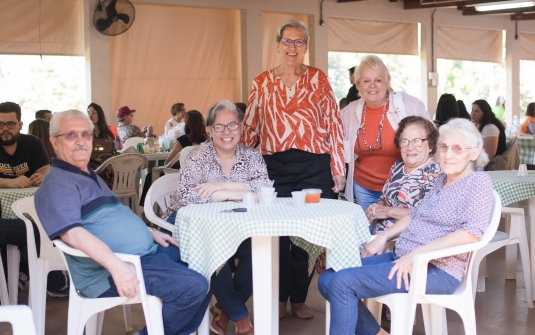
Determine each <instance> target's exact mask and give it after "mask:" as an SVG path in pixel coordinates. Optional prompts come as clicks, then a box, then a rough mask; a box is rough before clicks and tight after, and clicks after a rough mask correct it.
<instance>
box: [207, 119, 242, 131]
mask: <svg viewBox="0 0 535 335" xmlns="http://www.w3.org/2000/svg"><path fill="white" fill-rule="evenodd" d="M225 128H228V130H230V131H236V130H238V128H240V124H239V123H236V122H231V123H229V124H227V125H224V124H215V125H213V126H212V129H213V130H214V131H215V132H216V133H222V132H224V131H225Z"/></svg>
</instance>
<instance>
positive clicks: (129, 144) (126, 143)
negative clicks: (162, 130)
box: [123, 137, 145, 150]
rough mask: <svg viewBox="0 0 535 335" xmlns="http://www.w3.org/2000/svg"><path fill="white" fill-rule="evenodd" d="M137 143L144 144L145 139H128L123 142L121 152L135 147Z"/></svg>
mask: <svg viewBox="0 0 535 335" xmlns="http://www.w3.org/2000/svg"><path fill="white" fill-rule="evenodd" d="M138 143H145V139H144V138H143V137H130V138H129V139H127V140H126V141H124V144H123V150H124V149H126V148H128V147H135V146H136V145H137V144H138Z"/></svg>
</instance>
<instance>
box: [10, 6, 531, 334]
mask: <svg viewBox="0 0 535 335" xmlns="http://www.w3.org/2000/svg"><path fill="white" fill-rule="evenodd" d="M103 1H105V3H106V4H109V0H1V1H0V18H1V21H2V22H3V23H4V25H3V28H2V29H1V30H0V56H1V55H10V56H13V57H16V56H22V55H34V56H35V55H41V56H42V57H44V58H46V57H47V56H76V57H81V58H83V63H84V64H83V65H84V71H85V73H84V76H83V77H81V78H78V80H83V81H84V87H85V96H84V97H83V99H82V101H83V103H81V105H82V106H83V107H82V111H84V112H85V107H86V106H87V105H89V104H90V103H92V102H94V103H97V104H98V105H100V106H102V110H103V112H104V115H105V117H106V119H108V125H110V126H116V125H117V122H116V121H115V120H116V117H117V114H116V113H117V111H118V110H119V109H120V108H121V107H122V106H126V105H128V106H129V107H131V108H132V109H133V110H134V111H135V110H137V112H136V114H135V116H136V118H135V121H134V122H135V124H137V125H139V126H142V125H153V127H154V134H158V135H160V134H165V130H164V125H165V124H166V121H167V120H168V119H169V108H170V106H172V105H173V104H174V103H176V102H177V101H181V102H182V103H183V104H184V105H186V106H187V108H188V109H195V110H198V111H200V112H201V114H203V115H204V117H206V116H207V111H208V110H209V109H210V108H211V106H212V107H213V105H214V103H216V102H218V101H221V100H223V99H224V100H229V101H232V102H244V103H247V102H248V100H249V95H250V91H251V83H253V82H254V80H255V78H256V77H257V76H258V74H260V73H262V72H263V71H267V70H269V69H272V68H274V67H276V66H278V65H279V64H280V54H279V53H278V43H277V42H276V41H275V34H276V32H277V28H278V27H279V26H280V25H281V24H282V23H283V22H285V21H287V20H299V21H302V22H303V23H304V24H305V25H306V27H307V29H308V34H309V37H310V40H309V42H308V43H307V47H308V50H307V53H306V54H305V55H304V64H306V65H310V66H312V67H315V68H318V69H320V70H321V71H323V72H325V73H326V74H329V70H330V57H329V54H330V53H331V52H339V53H362V54H373V55H378V56H379V57H382V55H411V56H414V58H412V59H413V60H414V61H415V63H416V64H412V66H413V67H414V68H416V69H417V73H413V74H412V75H413V76H416V77H418V78H419V85H417V89H416V93H414V92H412V94H413V95H415V96H417V97H418V99H419V100H421V101H422V102H423V105H424V106H425V109H426V110H427V112H428V113H429V115H430V117H431V119H434V117H435V114H436V111H437V103H438V102H439V99H440V98H441V93H446V92H440V91H439V82H440V81H443V80H447V78H442V77H440V76H438V62H439V59H448V60H458V61H474V62H486V63H489V64H502V65H503V67H504V70H505V76H504V78H503V79H502V78H498V79H497V80H504V83H502V84H503V86H504V87H505V90H504V92H503V97H504V101H505V103H504V110H505V112H504V116H503V119H502V120H503V121H504V122H505V123H506V124H511V123H514V120H515V117H516V120H518V119H523V118H524V116H525V111H524V110H523V109H522V108H523V107H522V104H521V100H522V99H524V98H525V95H526V94H525V93H524V91H522V90H521V78H523V77H522V75H523V74H522V71H523V69H522V67H521V63H522V61H535V3H533V2H529V1H528V4H527V5H524V6H525V7H520V8H514V9H495V10H491V11H480V10H479V9H478V7H479V6H485V5H492V4H502V3H507V2H508V1H496V0H473V1H465V0H291V1H288V0H264V1H261V0H130V1H127V0H118V1H117V4H118V5H124V6H128V4H131V5H133V7H134V8H135V14H133V13H131V14H129V15H131V16H132V18H131V22H130V25H128V28H127V30H126V31H124V32H123V31H119V32H118V33H117V35H115V36H108V35H106V33H104V32H103V31H102V30H104V29H100V30H101V31H99V29H97V27H96V19H95V15H96V12H99V6H100V8H102V5H101V4H100V2H103ZM509 2H520V1H517V0H512V1H509ZM125 3H126V4H125ZM117 8H119V7H117ZM134 17H135V19H133V18H134ZM106 31H108V30H106ZM109 34H112V35H114V34H115V33H113V32H109ZM293 43H295V41H293ZM290 45H291V43H290ZM295 46H297V44H295ZM0 64H1V63H0ZM356 65H358V64H344V66H345V68H344V69H342V70H343V73H344V75H346V73H347V69H349V68H351V67H353V66H356ZM7 70H8V69H2V68H1V67H0V77H1V76H2V72H3V71H4V72H6V71H7ZM15 75H16V73H15ZM524 75H526V76H529V77H535V73H528V74H524ZM329 78H331V77H330V74H329ZM7 84H9V83H7ZM50 85H54V83H50ZM393 89H394V90H396V87H393ZM470 89H471V88H468V91H469V90H470ZM528 92H529V93H530V94H531V96H532V97H533V96H534V95H535V87H531V88H528ZM0 96H2V97H3V99H0V100H2V101H13V100H11V99H10V97H9V96H6V95H5V94H0ZM491 98H492V99H494V98H495V97H494V96H493V97H489V98H487V99H491ZM489 101H490V100H489ZM14 102H16V103H20V104H21V106H22V107H23V111H22V113H23V118H24V117H25V116H24V115H29V114H31V117H30V119H32V120H33V113H34V112H35V110H29V109H25V107H24V105H23V104H22V102H19V101H14ZM465 103H466V102H465ZM468 103H469V104H470V103H471V101H470V102H468ZM470 105H471V104H470ZM491 105H493V101H492V103H491ZM45 107H46V106H43V108H45ZM71 108H74V107H73V106H64V108H63V110H67V109H71ZM60 111H62V110H54V112H60ZM468 113H470V110H469V111H468ZM26 117H27V116H26ZM227 127H228V125H227ZM2 129H3V126H2ZM228 130H230V128H229V129H228ZM223 131H225V130H224V129H223ZM528 138H529V140H527V139H528ZM173 141H174V139H173ZM524 142H525V143H523V142H522V141H521V137H519V139H518V151H519V162H518V163H521V164H527V165H528V168H529V167H530V165H532V167H533V168H534V169H535V166H533V165H534V164H535V160H534V158H535V144H534V141H533V138H532V137H529V136H528V137H525V138H524ZM528 142H529V143H528ZM170 145H171V146H172V144H170ZM151 146H152V145H151ZM153 153H154V152H153ZM167 156H168V155H167ZM167 156H166V157H167ZM517 156H518V155H517ZM146 158H147V159H146V162H144V164H145V168H146V167H147V166H149V172H148V174H149V175H151V178H153V180H152V182H154V181H156V180H157V178H158V177H159V176H157V175H156V172H154V171H157V173H160V170H159V169H158V168H160V166H158V167H157V168H156V169H155V168H154V166H155V164H157V165H161V164H160V163H161V161H163V160H162V159H161V158H162V155H160V156H159V155H158V153H154V154H153V155H152V156H151V155H150V154H149V155H147V156H146ZM178 158H179V157H178V156H177V160H178ZM158 161H160V163H155V162H158ZM518 163H517V165H518ZM181 164H182V163H181ZM150 169H152V170H153V172H152V173H151V172H150ZM164 169H165V168H164ZM517 169H518V166H515V167H514V169H513V170H517ZM508 170H510V169H508ZM494 172H497V171H494ZM514 172H515V176H516V171H514ZM146 175H147V173H141V180H146V179H145V178H146ZM526 176H528V172H526ZM138 177H139V176H138ZM491 178H492V180H493V184H494V188H495V190H497V191H498V193H499V194H500V196H501V197H502V200H501V201H502V204H503V206H504V207H505V206H509V207H511V208H520V209H522V213H521V217H522V219H521V220H522V222H523V223H525V227H524V240H526V241H529V244H530V245H529V248H530V249H529V250H530V251H531V252H530V256H531V261H528V263H531V274H532V275H531V276H532V277H531V279H530V280H531V281H532V282H531V283H526V282H525V278H526V277H525V275H524V271H525V264H524V263H523V261H524V259H522V258H521V257H518V259H515V260H516V262H515V264H514V265H511V263H510V262H508V258H507V257H508V256H509V254H510V252H511V250H512V249H511V248H514V250H515V251H514V255H515V256H516V245H515V246H514V247H511V246H509V247H507V249H506V248H500V249H498V250H497V251H496V252H493V253H491V254H489V255H488V257H486V270H484V271H486V273H484V274H480V277H479V280H480V281H481V280H483V281H484V282H485V283H484V284H483V286H482V287H481V285H480V284H481V283H480V282H478V285H477V293H474V294H475V302H474V309H475V317H476V325H477V332H478V333H479V334H513V333H514V334H526V335H527V334H531V333H532V332H533V330H532V329H534V328H535V311H534V309H533V308H532V307H531V308H530V305H531V306H533V301H528V300H533V296H532V297H531V299H529V298H527V292H526V285H527V286H531V287H532V288H533V289H532V290H531V292H533V290H535V280H534V279H533V274H534V273H535V272H534V270H535V269H534V267H535V262H534V260H533V258H534V257H533V255H534V253H533V249H532V248H533V245H532V244H531V243H532V242H535V200H534V199H535V179H533V178H535V176H534V175H533V174H532V175H531V178H532V179H533V180H531V181H527V182H526V181H525V180H523V181H520V182H518V181H517V180H516V179H515V181H514V182H511V178H510V177H509V175H507V176H506V175H505V174H503V175H502V174H498V173H496V174H495V175H492V176H491ZM526 178H528V177H526ZM175 184H176V182H175ZM525 184H530V186H529V187H532V189H529V190H528V191H525V189H524V187H526V186H525ZM138 185H139V182H138ZM149 186H150V185H149ZM529 187H528V188H529ZM499 188H502V189H501V190H499ZM137 191H138V193H140V192H141V190H139V187H138V190H137ZM502 192H503V193H502ZM522 192H525V193H526V194H524V193H522ZM517 193H522V195H518V194H517ZM503 194H506V196H504V195H503ZM30 195H33V193H32V194H25V195H23V196H30ZM0 197H3V195H2V194H1V192H0ZM136 197H137V198H135V200H132V203H135V205H134V207H136V209H135V210H134V212H136V210H137V211H139V212H138V213H136V214H139V216H141V212H142V211H143V209H144V208H143V206H138V205H137V202H139V198H138V197H139V194H138V195H136ZM3 201H4V200H3V199H2V200H0V204H1V205H5V203H4V202H3ZM11 203H13V200H11ZM146 206H147V205H145V208H146ZM2 207H4V206H2ZM9 207H11V206H9ZM5 213H6V211H5V209H4V208H2V214H5ZM504 213H505V211H504ZM514 213H517V212H515V210H513V214H514ZM11 214H12V215H13V217H12V218H16V216H15V214H16V213H13V212H11ZM145 214H146V213H144V214H143V219H144V220H146V222H148V223H149V222H150V221H151V220H150V219H149V218H148V217H147V216H145ZM513 214H512V216H511V219H510V220H513V219H512V218H513V216H514V215H513ZM517 214H518V213H517ZM3 217H5V216H4V215H3ZM502 221H503V222H502V224H501V226H500V227H503V226H508V225H509V224H511V222H510V221H507V219H502ZM506 221H507V222H506ZM504 222H506V223H505V224H504ZM520 239H521V238H520ZM277 243H278V242H277ZM277 245H278V244H277ZM355 248H358V246H355ZM520 253H521V252H520ZM520 253H519V254H520ZM253 258H254V256H253ZM269 260H270V261H271V260H272V259H271V258H270V259H269ZM253 261H254V260H253ZM266 264H268V262H266ZM264 265H265V264H264ZM4 266H5V267H8V266H7V259H6V258H4ZM260 266H263V265H260ZM265 266H266V268H267V267H268V266H267V265H265ZM8 268H9V267H8ZM253 271H254V270H253ZM528 272H529V271H528ZM266 273H267V274H268V275H269V276H271V275H273V276H275V275H277V276H278V270H276V271H273V272H266ZM318 276H319V275H318V274H314V276H313V278H312V282H311V284H310V290H309V294H308V297H307V300H306V304H307V305H308V306H309V307H310V308H311V309H312V310H313V311H314V313H315V314H314V317H313V318H311V319H302V318H299V317H297V316H296V315H294V314H293V313H290V312H289V311H290V310H289V309H288V312H287V313H286V315H285V317H284V318H281V319H280V320H279V321H277V322H275V323H273V324H271V323H270V328H269V332H268V331H265V330H262V329H258V328H257V327H256V326H255V332H256V333H258V334H268V333H269V334H292V335H305V334H306V335H316V334H324V333H326V334H328V333H329V332H328V330H329V328H328V326H327V323H328V320H329V317H330V316H329V313H328V311H327V310H328V305H326V300H325V298H323V297H322V295H321V294H320V292H319V290H318V284H317V281H318ZM481 276H483V279H481V278H482V277H481ZM6 279H7V276H6ZM473 280H475V281H476V280H477V278H475V279H474V278H473ZM265 285H267V286H269V284H267V283H266V284H265ZM267 286H266V287H262V288H261V289H265V290H266V291H269V292H271V291H270V290H271V288H268V287H267ZM28 288H29V287H28V286H27V287H25V288H24V289H23V290H22V291H20V292H19V293H18V301H16V302H15V305H16V304H22V305H28V304H30V305H31V302H30V301H29V300H30V299H29V292H28V291H29V289H28ZM10 292H11V291H10ZM269 292H268V293H266V294H269ZM6 293H7V291H6ZM2 294H3V292H2ZM260 294H263V293H261V292H259V295H260ZM264 297H265V295H264V296H263V298H264ZM10 298H11V297H10ZM10 300H12V299H10ZM253 300H254V293H253V297H252V298H251V299H249V300H248V301H247V303H246V306H247V308H248V310H249V313H250V319H251V322H252V324H253V325H255V307H256V306H254V305H253ZM264 301H265V300H264ZM272 303H273V304H275V303H274V302H272ZM12 304H13V303H10V304H9V305H12ZM270 304H271V302H270ZM2 305H4V299H2ZM270 307H272V306H271V305H270ZM273 308H274V307H273ZM128 311H129V312H127V309H123V307H122V306H121V305H117V306H115V307H113V308H111V309H109V310H107V311H106V314H105V317H104V319H103V323H102V324H101V325H99V326H101V327H102V330H101V334H103V335H107V334H134V333H135V332H136V330H137V329H139V328H140V327H143V326H144V325H145V323H146V322H147V320H146V315H147V314H144V311H143V308H142V306H141V304H134V305H132V306H131V310H130V309H128ZM68 312H69V297H61V298H51V297H47V299H46V311H45V312H44V313H43V315H45V314H46V318H45V320H44V329H42V328H41V327H39V325H36V329H37V330H38V331H37V332H36V334H39V331H43V332H42V333H41V334H39V335H43V334H68V331H67V329H68V328H67V320H68ZM123 312H124V314H123ZM1 313H2V312H1V309H0V314H1ZM128 313H131V316H130V317H131V320H130V321H128V319H129V318H127V317H126V315H127V314H128ZM262 313H267V312H266V310H263V311H262ZM382 314H383V315H382V316H381V317H380V319H379V321H380V324H381V326H382V327H383V328H385V329H387V330H389V331H390V332H392V331H393V330H392V329H390V319H391V316H390V312H388V316H387V312H386V310H384V311H383V313H382ZM207 315H208V314H207ZM0 321H4V320H3V319H2V317H1V316H0ZM125 322H126V327H125ZM262 324H263V323H262ZM273 325H275V326H273ZM125 328H126V329H125ZM433 330H434V331H433V333H434V332H437V331H436V329H433ZM447 331H448V333H449V334H463V333H464V332H465V330H464V321H463V319H462V318H461V316H459V315H458V314H457V313H456V312H454V311H452V310H448V311H447ZM236 332H237V330H236ZM97 333H98V332H95V334H97ZM230 333H234V326H232V325H231V326H229V328H228V329H227V334H230ZM394 333H395V332H394ZM412 333H413V334H430V333H431V330H430V329H427V331H426V326H425V325H424V318H423V312H422V309H421V308H420V307H418V308H417V309H416V318H415V321H414V328H413V332H412ZM437 333H438V332H437ZM0 334H5V335H9V334H15V335H18V334H19V333H17V332H14V331H13V329H12V328H11V326H10V325H9V323H8V322H0ZM20 334H24V333H20ZM69 334H70V333H69ZM73 334H74V332H73ZM86 334H89V332H88V330H87V329H86ZM162 334H163V333H162ZM198 334H199V335H201V334H202V335H205V333H203V332H202V331H200V330H199V332H198ZM206 334H207V333H206ZM474 334H475V333H474Z"/></svg>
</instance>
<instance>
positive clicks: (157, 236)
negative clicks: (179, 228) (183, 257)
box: [151, 229, 180, 248]
mask: <svg viewBox="0 0 535 335" xmlns="http://www.w3.org/2000/svg"><path fill="white" fill-rule="evenodd" d="M151 233H152V239H153V240H154V242H156V243H158V244H159V245H161V246H162V247H164V248H167V247H168V246H169V245H174V246H175V247H177V248H180V245H179V244H178V242H177V241H175V239H173V238H172V237H171V236H169V235H168V234H165V233H162V232H161V231H159V230H156V229H153V230H151Z"/></svg>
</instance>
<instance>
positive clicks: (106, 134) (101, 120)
mask: <svg viewBox="0 0 535 335" xmlns="http://www.w3.org/2000/svg"><path fill="white" fill-rule="evenodd" d="M87 115H88V116H89V118H90V119H91V122H92V123H93V125H94V126H95V128H93V138H100V139H110V140H113V139H114V138H115V136H119V134H118V133H117V129H114V128H115V127H113V128H112V127H109V126H108V123H107V122H106V116H105V115H104V111H103V110H102V107H100V106H99V105H97V104H96V103H94V102H92V103H90V104H89V106H87ZM113 130H115V132H113Z"/></svg>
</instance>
